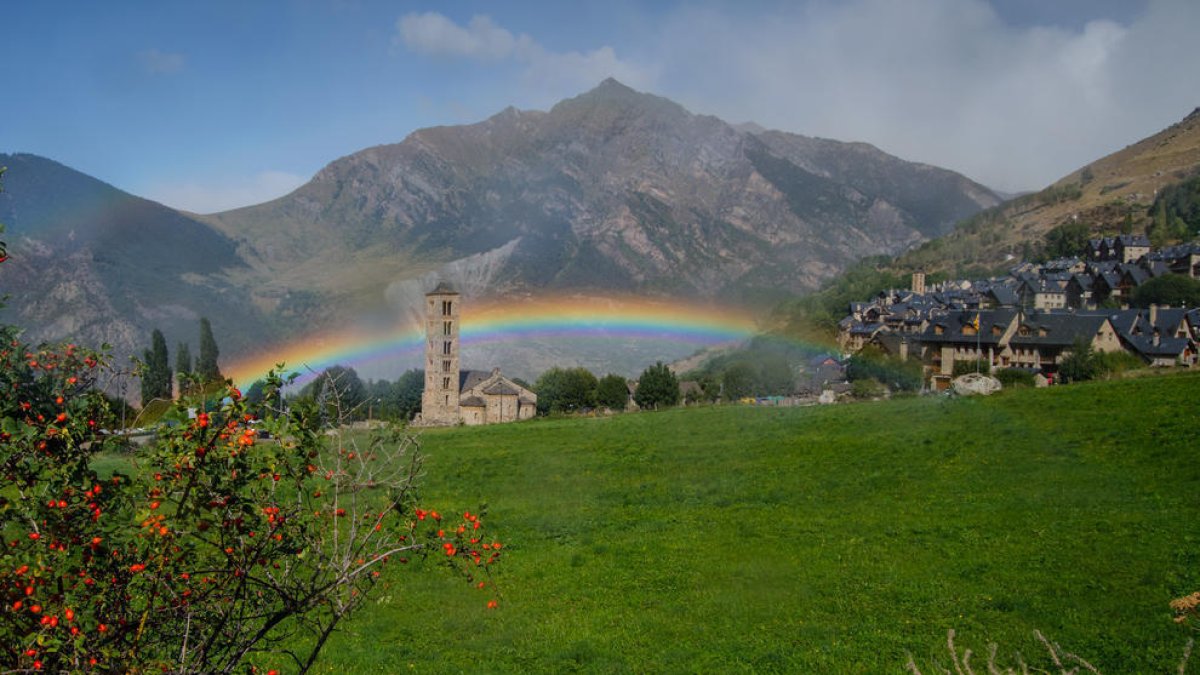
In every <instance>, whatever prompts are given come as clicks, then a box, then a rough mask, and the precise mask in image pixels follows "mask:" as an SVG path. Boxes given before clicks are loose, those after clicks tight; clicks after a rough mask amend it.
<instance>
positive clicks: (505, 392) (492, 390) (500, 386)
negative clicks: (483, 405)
mask: <svg viewBox="0 0 1200 675" xmlns="http://www.w3.org/2000/svg"><path fill="white" fill-rule="evenodd" d="M483 393H485V394H488V395H489V396H516V395H518V394H520V393H521V392H519V391H517V389H516V387H513V386H512V385H511V384H509V383H508V382H505V381H504V380H500V381H499V382H497V383H495V384H493V385H492V386H490V387H488V388H487V389H484V390H483Z"/></svg>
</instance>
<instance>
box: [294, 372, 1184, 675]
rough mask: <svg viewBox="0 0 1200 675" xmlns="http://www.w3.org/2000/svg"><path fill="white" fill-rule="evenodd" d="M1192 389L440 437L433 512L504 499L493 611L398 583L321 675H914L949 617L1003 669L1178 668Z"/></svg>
mask: <svg viewBox="0 0 1200 675" xmlns="http://www.w3.org/2000/svg"><path fill="white" fill-rule="evenodd" d="M1198 399H1200V376H1195V375H1182V376H1171V377H1152V378H1144V379H1139V380H1128V381H1120V382H1114V383H1095V384H1083V385H1075V386H1070V387H1059V388H1053V389H1048V390H1037V391H1031V390H1025V391H1018V392H1004V393H1002V394H1000V395H997V396H994V397H992V398H990V399H972V400H964V399H947V398H941V397H928V398H914V399H906V400H898V401H892V402H882V403H867V404H859V405H848V406H837V407H826V408H803V409H763V408H758V409H756V408H745V407H722V408H702V409H689V410H674V411H670V412H664V413H645V414H636V415H624V416H618V417H615V418H611V419H576V420H539V421H534V422H531V423H522V424H517V425H509V426H501V427H492V428H476V429H456V430H444V431H436V432H426V433H425V434H424V436H423V438H424V442H425V451H426V453H427V455H428V461H427V464H426V467H427V470H428V476H427V479H426V481H425V485H426V488H425V490H424V497H425V501H426V503H428V504H429V505H431V506H433V507H435V508H442V509H443V510H449V509H450V507H451V506H454V507H466V508H471V509H474V507H475V506H476V505H477V504H478V503H479V502H480V501H487V502H488V503H489V518H488V520H489V527H490V528H492V530H493V532H496V533H497V536H499V537H500V538H501V539H502V540H503V541H505V542H506V543H507V548H506V551H507V552H508V558H507V560H505V561H504V564H503V565H502V569H501V570H500V584H501V595H500V596H499V600H500V608H499V609H496V610H491V611H489V610H486V609H485V608H484V603H485V601H486V600H487V599H488V598H489V597H491V596H490V595H481V593H482V591H477V590H474V589H471V588H468V587H467V586H466V585H465V584H464V583H462V582H461V581H458V580H457V579H454V578H451V577H450V576H449V575H446V574H440V573H436V572H435V573H430V574H407V575H399V576H398V577H397V578H396V580H395V582H394V585H392V586H391V588H389V589H386V590H384V592H383V593H381V594H380V600H379V601H378V602H377V603H375V604H370V605H368V606H367V608H366V609H365V610H364V611H363V613H362V614H360V615H359V616H358V617H357V618H356V619H355V620H353V621H352V622H351V623H349V624H348V625H347V626H346V630H345V632H343V633H341V634H340V635H338V636H337V637H336V638H335V639H334V640H333V641H332V642H331V643H330V645H329V646H328V647H327V649H326V651H325V653H324V655H323V657H322V660H321V661H320V664H319V666H318V668H317V669H316V670H317V671H318V672H325V673H351V672H353V673H364V672H365V673H369V672H375V673H401V672H455V671H472V672H478V671H484V672H494V671H507V672H525V671H553V672H563V671H573V670H582V671H598V672H612V671H636V672H663V671H668V672H752V671H753V672H771V671H790V672H901V671H902V669H903V665H904V661H905V659H906V653H907V652H912V653H913V655H914V656H915V657H916V658H917V660H918V662H919V663H921V664H922V666H923V667H924V666H926V665H927V664H929V662H930V659H931V658H933V657H937V658H940V659H941V660H942V662H943V664H944V665H947V666H948V665H949V663H948V662H946V660H945V658H944V656H943V654H944V644H945V638H946V630H947V629H949V628H955V629H957V631H958V634H959V638H958V641H959V644H960V645H961V646H966V647H971V648H972V649H973V650H974V651H975V652H977V653H984V654H986V651H987V643H988V642H990V641H995V642H998V643H999V644H1000V654H1001V659H1002V662H1004V663H1006V664H1010V665H1011V664H1013V661H1012V659H1011V654H1012V652H1013V650H1019V651H1021V652H1022V653H1023V654H1025V655H1026V656H1027V657H1029V658H1032V659H1034V660H1035V661H1036V660H1037V659H1040V658H1041V657H1042V656H1043V655H1044V652H1043V651H1042V650H1041V649H1040V648H1039V647H1038V645H1037V643H1036V642H1035V640H1034V638H1033V636H1032V631H1033V630H1034V629H1040V630H1041V631H1043V632H1044V633H1045V634H1046V635H1047V636H1048V637H1050V638H1051V639H1052V640H1054V641H1056V642H1058V643H1060V644H1061V645H1062V646H1063V647H1064V648H1066V649H1068V650H1070V651H1073V652H1075V653H1077V654H1079V655H1081V656H1083V657H1085V658H1087V659H1088V660H1090V661H1091V662H1092V663H1093V664H1095V665H1096V666H1097V667H1099V668H1100V669H1101V670H1102V671H1104V672H1106V673H1129V672H1166V671H1170V672H1174V669H1175V667H1176V666H1177V664H1178V662H1179V657H1180V654H1181V651H1182V647H1183V644H1184V642H1185V640H1186V635H1185V634H1184V633H1183V631H1182V630H1181V629H1179V627H1177V626H1175V625H1174V624H1173V623H1171V621H1170V618H1169V616H1170V615H1169V610H1168V607H1167V602H1168V601H1169V600H1170V599H1171V598H1173V597H1176V596H1178V595H1182V594H1184V593H1185V592H1191V591H1194V590H1200V461H1198V460H1200V444H1198V442H1197V430H1198V429H1200V412H1198V410H1200V408H1198V407H1197V401H1198ZM409 571H411V570H409ZM976 664H977V665H978V666H980V669H981V670H982V662H981V661H976ZM1041 665H1048V664H1046V663H1045V662H1044V660H1043V661H1042V662H1041ZM930 670H931V669H926V670H925V672H930Z"/></svg>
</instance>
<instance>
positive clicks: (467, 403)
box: [458, 396, 487, 408]
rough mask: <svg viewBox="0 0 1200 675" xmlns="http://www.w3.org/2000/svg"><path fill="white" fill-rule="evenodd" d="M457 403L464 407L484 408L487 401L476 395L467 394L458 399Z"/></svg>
mask: <svg viewBox="0 0 1200 675" xmlns="http://www.w3.org/2000/svg"><path fill="white" fill-rule="evenodd" d="M458 405H460V406H462V407H464V408H486V407H487V403H486V402H485V401H484V400H483V399H481V398H479V397H478V396H468V397H466V398H464V399H463V400H461V401H459V403H458Z"/></svg>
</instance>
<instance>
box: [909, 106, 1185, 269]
mask: <svg viewBox="0 0 1200 675" xmlns="http://www.w3.org/2000/svg"><path fill="white" fill-rule="evenodd" d="M1197 167H1200V109H1197V110H1196V111H1193V112H1192V113H1191V114H1190V115H1188V116H1187V117H1185V118H1184V119H1183V120H1181V121H1180V122H1178V123H1176V124H1173V125H1171V126H1170V127H1167V128H1166V129H1164V130H1162V131H1160V132H1158V133H1157V134H1154V135H1153V136H1149V137H1147V138H1145V139H1142V140H1141V141H1138V142H1137V143H1133V144H1131V145H1128V146H1126V147H1125V148H1123V149H1121V150H1118V151H1117V152H1114V153H1112V154H1110V155H1107V156H1105V157H1102V158H1100V159H1098V160H1096V161H1095V162H1092V163H1091V164H1089V165H1088V166H1086V167H1081V168H1080V169H1078V170H1077V171H1074V172H1073V173H1071V174H1069V175H1067V176H1064V177H1063V178H1062V179H1060V180H1059V181H1058V182H1056V183H1054V185H1052V186H1050V187H1049V188H1047V190H1054V189H1062V190H1065V189H1069V188H1071V187H1072V186H1078V188H1079V193H1080V194H1079V197H1078V198H1076V199H1066V200H1063V201H1058V202H1053V201H1047V200H1044V199H1040V198H1039V195H1028V196H1026V197H1021V198H1017V199H1014V200H1012V201H1010V202H1007V203H1006V204H1005V205H1002V206H1000V207H997V209H995V210H993V211H990V212H985V213H984V214H981V215H980V216H977V217H975V218H971V219H967V220H966V221H964V222H963V223H960V225H959V227H958V229H956V230H955V231H954V232H952V233H951V234H949V235H946V236H945V237H942V238H941V239H937V240H933V241H931V242H927V243H926V244H924V245H922V246H920V247H918V248H917V249H914V250H913V251H910V252H908V253H906V254H904V255H902V256H900V257H898V258H897V259H896V261H895V262H894V263H893V265H892V266H893V268H895V269H897V270H901V271H911V270H914V269H924V270H926V271H927V272H939V271H945V272H950V273H953V272H954V271H955V270H956V269H957V268H962V267H969V266H977V267H982V268H985V269H1000V268H1003V267H1004V266H1005V265H1006V264H1010V263H1009V261H1007V260H1006V259H1005V254H1013V255H1015V256H1017V257H1018V258H1019V257H1020V256H1021V255H1022V245H1023V244H1025V243H1026V242H1029V243H1034V244H1036V243H1039V242H1040V241H1041V239H1042V237H1043V236H1045V234H1046V232H1048V231H1049V230H1050V229H1052V228H1054V227H1055V226H1057V225H1061V224H1063V223H1065V222H1068V221H1069V220H1070V219H1071V218H1072V217H1076V216H1077V217H1078V218H1079V220H1081V221H1082V222H1085V223H1087V224H1089V225H1090V226H1091V227H1092V229H1093V232H1094V233H1096V234H1106V235H1112V234H1116V233H1117V231H1118V230H1119V228H1120V226H1121V223H1123V222H1124V220H1125V217H1126V214H1127V213H1132V216H1133V220H1134V230H1135V231H1136V232H1143V231H1144V230H1145V226H1146V224H1147V220H1148V216H1147V209H1148V208H1149V206H1150V204H1151V203H1152V202H1153V201H1154V195H1155V194H1156V191H1157V190H1160V189H1162V188H1164V187H1166V186H1168V185H1172V184H1175V183H1178V182H1180V181H1182V180H1185V179H1187V178H1189V177H1191V176H1193V175H1195V174H1196V171H1197Z"/></svg>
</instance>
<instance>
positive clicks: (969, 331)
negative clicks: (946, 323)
mask: <svg viewBox="0 0 1200 675" xmlns="http://www.w3.org/2000/svg"><path fill="white" fill-rule="evenodd" d="M974 334H975V326H963V335H974Z"/></svg>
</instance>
